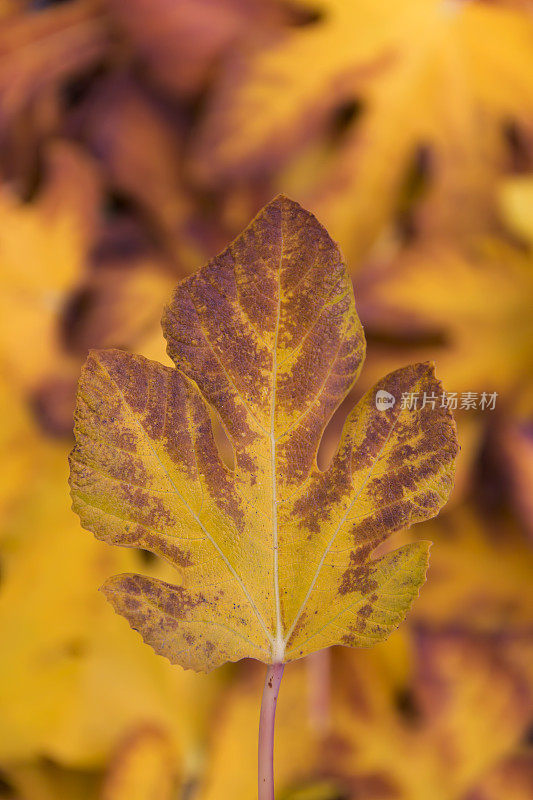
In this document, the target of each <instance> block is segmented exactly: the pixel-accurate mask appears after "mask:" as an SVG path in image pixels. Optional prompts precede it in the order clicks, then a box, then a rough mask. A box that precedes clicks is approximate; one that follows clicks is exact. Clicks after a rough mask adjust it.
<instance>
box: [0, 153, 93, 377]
mask: <svg viewBox="0 0 533 800" xmlns="http://www.w3.org/2000/svg"><path fill="white" fill-rule="evenodd" d="M98 199H99V180H98V174H97V172H96V171H95V168H94V164H93V162H92V161H91V159H90V158H88V157H87V156H86V154H85V153H82V152H80V150H79V149H78V148H76V147H74V146H73V145H71V144H67V143H64V142H61V143H59V142H57V143H55V145H54V146H52V147H50V148H49V149H48V151H47V158H46V170H45V175H44V180H43V185H42V187H41V191H40V192H39V193H38V195H37V197H36V198H35V199H34V201H33V202H31V203H27V204H25V203H22V202H21V201H20V200H19V198H18V197H16V195H15V194H14V193H13V192H12V191H10V189H9V188H8V187H4V188H3V191H2V192H1V193H0V215H1V217H2V221H3V224H2V229H1V231H0V269H1V271H2V291H1V292H0V315H1V320H0V364H1V365H2V368H3V369H4V370H5V371H6V374H7V375H9V377H10V379H11V380H12V381H13V382H14V383H15V385H17V386H20V387H22V388H23V389H28V388H34V387H35V386H37V385H38V384H39V383H40V382H41V381H42V380H43V378H45V377H47V376H48V375H49V373H50V372H51V371H52V370H53V369H54V368H55V367H56V366H57V362H58V360H59V358H60V351H61V342H60V335H59V319H60V314H61V312H62V310H63V307H64V305H65V303H66V300H67V298H68V297H69V296H70V293H71V292H72V291H73V290H74V288H75V287H76V286H77V285H78V283H79V282H80V281H81V278H82V275H83V273H84V270H85V260H86V257H87V252H88V248H89V241H90V238H91V234H92V233H93V229H94V225H95V216H96V214H95V207H96V205H97V202H98Z"/></svg>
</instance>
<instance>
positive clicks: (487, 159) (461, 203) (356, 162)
mask: <svg viewBox="0 0 533 800" xmlns="http://www.w3.org/2000/svg"><path fill="white" fill-rule="evenodd" d="M317 9H318V17H317V19H316V20H315V22H314V24H310V25H307V26H304V27H296V28H292V29H291V28H287V29H286V30H285V32H284V34H281V35H279V36H278V37H275V38H273V40H272V41H269V42H267V43H266V44H265V45H264V46H262V47H255V48H251V49H250V50H249V51H248V50H246V51H244V52H240V51H239V50H238V51H237V55H236V56H235V58H234V59H233V61H231V62H230V64H229V66H228V68H227V69H226V71H225V72H223V73H222V77H221V79H220V80H219V86H218V88H217V90H216V91H214V92H213V96H212V99H211V103H210V105H209V106H208V110H207V114H206V116H205V120H204V122H203V125H202V127H201V131H200V134H199V136H198V137H197V138H196V139H195V144H194V150H195V164H196V173H197V174H198V175H199V176H200V177H201V178H202V179H203V180H205V181H206V182H208V183H210V184H213V183H216V182H219V183H223V182H224V181H228V180H230V181H233V180H236V179H238V180H242V177H243V176H247V177H252V178H257V177H262V178H265V177H269V178H270V176H271V174H272V171H273V168H274V167H277V166H279V165H280V164H283V163H284V162H286V161H289V159H290V161H289V163H290V165H291V167H292V162H293V161H294V159H295V158H298V155H299V151H300V149H301V147H302V145H303V144H306V143H309V142H313V141H316V140H317V139H318V140H321V139H326V141H327V140H328V138H329V139H330V141H331V144H330V148H329V157H328V158H325V159H324V163H323V167H322V169H321V170H320V171H319V172H318V173H317V172H316V171H311V172H310V173H309V179H308V182H307V188H303V187H302V193H301V194H299V196H300V197H303V198H305V199H306V202H307V203H308V204H309V205H310V206H311V207H312V208H313V210H314V211H315V212H316V213H317V214H319V215H320V216H321V217H322V218H323V219H324V221H325V223H326V225H327V227H328V229H329V230H330V232H331V234H332V235H333V236H334V237H335V238H338V239H339V241H340V242H341V245H342V246H343V248H345V250H346V252H348V253H349V255H350V257H351V258H352V259H353V260H354V262H356V259H357V258H358V257H359V256H360V255H361V254H362V253H363V252H365V250H366V249H367V248H368V247H369V246H370V245H371V244H372V243H373V242H374V241H375V239H376V237H377V235H378V234H379V233H380V231H381V230H382V228H383V226H385V225H386V224H387V222H388V221H389V220H390V218H391V216H392V215H393V214H394V213H395V212H396V211H397V210H398V203H399V198H400V194H401V190H402V187H403V183H404V181H405V177H406V174H407V173H408V172H409V170H410V168H411V165H412V164H413V162H414V161H415V160H416V158H417V155H419V153H420V152H421V151H423V152H426V153H429V155H430V163H431V178H432V181H434V184H435V188H436V189H437V193H438V196H439V198H440V200H439V202H435V201H433V200H432V204H433V213H432V214H431V215H426V222H427V223H428V224H430V225H431V226H432V228H433V229H435V227H436V226H437V219H436V218H435V216H436V211H438V215H440V216H441V219H440V227H441V228H442V226H443V225H448V229H449V226H450V218H451V219H452V220H453V223H454V225H455V226H456V227H457V226H458V227H459V228H462V229H463V231H464V229H465V228H466V229H467V230H469V231H471V230H478V229H479V228H480V227H483V224H485V225H486V224H487V222H489V221H493V216H492V215H493V214H494V211H495V205H496V198H495V189H496V186H495V179H496V176H497V174H498V171H501V170H502V169H504V167H505V165H506V162H507V160H508V152H507V151H508V147H507V145H506V142H505V139H504V136H503V129H504V125H505V124H506V123H507V122H508V121H509V120H513V121H515V122H517V123H518V124H520V123H521V122H524V121H527V118H528V115H530V113H531V109H532V107H533V93H532V92H531V85H530V82H529V81H528V80H527V78H526V77H525V76H527V75H529V74H530V73H531V70H532V69H533V57H532V52H533V49H532V43H533V26H532V24H531V20H530V17H529V14H526V13H525V12H518V11H517V10H510V9H505V8H499V7H498V6H497V5H496V4H488V3H462V2H455V1H454V0H451V1H450V2H443V1H442V0H429V1H428V0H408V2H401V3H400V2H397V0H388V2H381V3H378V4H376V3H374V2H372V0H358V2H353V3H345V2H342V0H322V2H320V3H319V4H318V5H317ZM350 108H352V110H354V111H355V112H357V110H359V113H353V114H351V115H350V114H348V122H347V124H346V125H345V130H344V131H343V136H342V138H341V139H339V140H332V139H331V130H332V128H334V127H335V119H336V116H337V115H339V113H340V115H342V111H343V109H344V110H346V109H348V110H349V109H350ZM526 109H529V111H526ZM339 110H340V111H339ZM273 185H276V182H275V181H274V184H273ZM283 186H284V187H287V184H286V183H283ZM289 188H292V187H291V185H290V184H289ZM432 188H433V187H432ZM491 190H492V191H491ZM443 197H444V202H443V201H442V198H443ZM442 216H443V217H444V219H442ZM452 230H453V227H452ZM354 267H355V263H354Z"/></svg>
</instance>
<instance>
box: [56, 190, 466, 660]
mask: <svg viewBox="0 0 533 800" xmlns="http://www.w3.org/2000/svg"><path fill="white" fill-rule="evenodd" d="M163 330H164V333H165V336H166V338H167V341H168V352H169V354H170V356H171V357H172V359H173V360H174V362H175V364H176V366H177V369H176V370H172V369H169V368H167V367H163V366H161V365H159V364H157V363H154V362H150V361H147V360H146V359H143V358H141V357H139V356H133V355H130V354H127V353H123V352H120V351H95V352H92V353H91V354H90V356H89V358H88V360H87V362H86V365H85V367H84V370H83V374H82V377H81V380H80V386H79V393H78V406H77V412H76V423H75V434H76V441H77V444H76V447H75V448H74V450H73V452H72V455H71V488H72V497H73V507H74V509H75V510H76V511H77V512H78V514H79V515H80V518H81V520H82V524H83V525H84V527H86V528H88V529H90V530H92V531H93V532H94V533H95V534H96V536H97V537H98V538H101V539H103V540H104V541H107V542H110V543H113V544H123V545H128V546H136V547H142V548H144V549H147V550H152V551H153V552H154V553H156V554H158V555H160V556H162V557H163V558H165V559H167V560H168V561H170V563H171V564H172V565H173V566H175V568H176V571H177V584H176V585H173V584H168V583H164V582H161V581H158V580H154V579H151V578H149V577H143V576H141V575H132V574H129V575H119V576H117V577H115V578H112V579H110V580H108V581H107V582H106V583H105V585H104V587H103V591H104V592H105V594H106V596H107V598H108V599H109V600H110V602H111V603H112V604H113V606H114V608H115V609H116V610H117V611H118V612H120V613H122V614H123V615H124V616H125V617H126V618H127V619H128V621H129V622H130V624H131V625H132V627H134V628H135V629H136V630H139V631H140V632H141V633H142V635H143V638H144V639H145V641H146V642H148V643H149V644H151V645H152V647H153V648H154V649H155V650H156V652H158V653H160V654H163V655H166V656H167V657H168V658H169V659H170V660H171V661H174V662H177V663H179V664H181V665H182V666H186V667H193V668H196V669H211V668H213V667H215V666H218V665H220V664H222V663H223V662H225V661H228V660H230V661H235V660H238V659H241V658H244V657H252V658H256V659H259V660H261V661H265V662H267V663H270V662H279V661H291V660H294V659H296V658H299V657H301V656H304V655H306V654H308V653H311V652H313V651H314V650H318V649H321V648H324V647H328V646H329V645H331V644H337V643H342V644H346V645H352V646H355V645H363V646H369V645H371V644H373V643H374V642H377V641H380V640H381V639H383V638H385V637H386V636H387V635H388V633H389V632H390V631H391V630H392V629H393V628H394V627H396V626H397V625H398V624H399V622H400V621H401V620H402V619H403V617H404V615H405V613H406V611H407V609H408V608H409V605H410V604H411V602H412V600H413V599H414V597H415V596H416V595H417V593H418V589H419V586H420V584H421V583H422V581H423V580H424V575H425V570H426V565H427V552H428V543H427V542H418V543H415V544H411V545H408V546H407V547H404V548H401V549H399V550H396V551H393V552H392V553H389V554H387V555H385V556H383V557H381V558H377V559H372V557H371V556H372V552H373V550H374V549H375V548H376V546H377V545H378V544H379V543H380V542H382V541H383V540H384V539H386V538H387V536H389V534H390V533H391V532H393V531H396V530H399V529H401V528H404V527H406V526H409V525H410V524H412V523H414V522H418V521H420V520H424V519H427V518H428V517H431V516H434V515H435V514H436V513H437V511H438V509H439V508H440V506H441V505H442V504H443V503H444V502H445V500H446V497H447V496H448V493H449V491H450V489H451V485H452V472H453V459H454V457H455V454H456V449H457V447H456V438H455V429H454V424H453V420H452V418H451V414H450V412H449V411H448V410H447V409H442V408H440V406H437V407H436V408H434V409H433V408H432V407H431V404H428V405H427V406H426V407H425V408H424V409H420V410H409V409H407V408H402V404H401V403H400V398H401V395H402V393H403V392H408V391H415V390H416V391H420V390H424V391H427V392H428V393H430V392H434V393H437V394H438V393H439V392H440V391H441V387H440V384H439V382H438V381H437V380H436V379H435V377H434V375H433V370H432V367H431V366H430V365H428V364H416V365H414V366H408V367H404V368H402V369H399V370H397V371H396V372H393V373H391V374H390V375H388V376H387V377H386V378H384V379H383V380H381V381H380V382H379V383H378V384H377V385H376V386H375V387H374V388H373V389H372V390H371V391H370V392H368V393H367V394H366V395H365V396H364V398H363V399H362V400H361V401H360V403H358V405H357V406H356V407H355V408H354V409H353V411H352V412H351V414H350V415H349V417H348V419H347V421H346V424H345V426H344V429H343V433H342V437H341V442H340V444H339V448H338V450H337V453H336V454H335V456H334V458H333V460H332V463H331V465H330V467H329V468H328V469H327V470H326V471H325V472H321V471H319V470H318V468H317V467H316V462H315V458H316V451H317V448H318V445H319V442H320V438H321V436H322V433H323V430H324V427H325V425H326V424H327V422H328V420H329V418H330V417H331V415H332V413H333V411H334V409H335V407H336V406H337V405H338V404H339V403H340V402H341V401H342V399H343V397H344V396H345V395H346V394H347V392H348V391H349V389H350V387H351V385H352V384H353V382H354V380H355V379H356V378H357V376H358V374H359V371H360V368H361V365H362V360H363V354H364V336H363V331H362V328H361V325H360V323H359V320H358V318H357V315H356V312H355V307H354V301H353V293H352V288H351V283H350V281H349V278H348V276H347V273H346V270H345V267H344V264H343V262H342V259H341V256H340V253H339V251H338V248H337V247H336V245H335V244H334V243H333V242H332V241H331V239H330V238H329V236H328V234H327V232H326V231H325V229H324V228H323V227H322V226H321V225H320V224H319V223H318V222H317V221H316V219H315V218H314V217H313V216H312V215H311V214H309V213H308V212H306V211H305V210H304V209H302V208H301V207H300V206H299V205H298V204H296V203H294V202H292V201H291V200H288V199H287V198H285V197H278V198H276V199H275V200H273V201H272V202H271V203H270V204H269V205H268V206H266V207H265V208H264V209H263V211H262V212H260V214H259V215H258V216H257V217H256V219H255V220H254V221H253V222H252V223H251V225H250V227H249V228H247V230H246V231H245V232H244V233H243V234H242V235H241V236H240V237H239V238H238V239H237V240H235V242H233V244H231V245H230V246H229V247H228V249H227V250H226V251H224V252H223V253H222V254H221V255H220V256H218V257H217V258H215V259H213V261H211V262H209V263H208V264H207V265H206V266H205V267H203V268H202V269H201V270H199V271H198V273H196V275H193V276H191V277H190V278H187V279H185V280H184V281H182V282H181V283H180V284H179V285H178V287H177V289H176V292H175V294H174V297H173V299H172V301H171V303H170V305H169V306H168V307H167V309H166V310H165V313H164V317H163ZM387 393H389V394H392V395H393V397H395V398H397V402H395V403H394V404H392V405H391V404H390V403H389V405H388V407H386V408H385V409H384V410H380V409H379V408H377V407H376V397H378V398H380V397H385V398H387V397H388V394H387ZM208 404H211V405H212V407H213V408H214V409H216V411H217V412H218V414H219V415H220V419H221V421H222V423H223V425H224V426H225V429H226V432H227V435H228V437H229V439H230V441H231V443H232V446H233V450H234V459H235V468H234V470H232V469H230V468H229V467H227V466H226V465H225V464H224V463H223V461H222V460H221V458H220V456H219V454H218V452H217V449H216V446H215V443H214V439H213V435H212V428H211V422H210V417H209V406H208Z"/></svg>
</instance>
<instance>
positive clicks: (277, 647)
mask: <svg viewBox="0 0 533 800" xmlns="http://www.w3.org/2000/svg"><path fill="white" fill-rule="evenodd" d="M282 261H283V217H282V219H281V223H280V255H279V264H278V301H277V309H276V328H275V331H274V347H273V351H272V385H271V400H270V461H271V474H272V544H273V550H274V559H273V560H274V563H273V571H274V597H275V603H276V636H275V639H274V641H273V642H272V660H273V662H274V663H276V662H280V661H283V659H284V656H285V640H284V638H283V628H282V622H281V603H280V594H279V553H278V492H277V470H276V388H277V379H278V374H277V373H278V336H279V325H280V317H281V264H282Z"/></svg>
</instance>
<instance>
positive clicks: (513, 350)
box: [360, 238, 533, 408]
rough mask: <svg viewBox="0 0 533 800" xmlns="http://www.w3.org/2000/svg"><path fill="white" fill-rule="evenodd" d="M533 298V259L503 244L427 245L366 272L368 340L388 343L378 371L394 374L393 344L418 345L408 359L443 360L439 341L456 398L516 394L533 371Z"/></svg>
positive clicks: (443, 366)
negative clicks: (370, 336)
mask: <svg viewBox="0 0 533 800" xmlns="http://www.w3.org/2000/svg"><path fill="white" fill-rule="evenodd" d="M532 294H533V272H532V270H531V259H530V257H529V255H527V254H524V253H523V252H521V251H520V250H519V249H518V248H517V247H511V246H509V245H508V244H507V243H505V242H503V241H502V240H497V239H493V240H490V241H486V242H480V241H473V242H470V245H469V247H464V248H459V247H456V246H455V245H453V244H450V242H448V241H445V240H443V239H433V238H431V239H422V240H420V242H418V243H417V244H416V245H415V246H413V247H410V248H407V249H405V250H404V251H401V252H400V253H399V255H398V257H397V258H395V259H394V260H392V261H391V262H390V263H385V264H383V265H379V267H378V268H377V269H371V268H370V269H368V270H365V271H364V272H362V273H361V302H360V306H361V311H362V314H363V315H364V317H365V318H366V324H367V333H368V332H369V331H371V332H372V334H375V335H377V336H378V337H379V338H381V339H382V340H384V341H385V346H384V347H383V348H381V352H380V353H379V358H378V359H376V362H375V363H374V369H375V370H376V369H379V370H380V371H381V370H382V369H386V368H387V364H390V363H391V356H392V357H394V356H395V354H396V351H395V350H392V352H391V351H390V348H389V347H388V345H387V342H389V341H390V340H391V337H398V336H400V337H402V338H404V340H405V341H406V342H408V343H410V342H412V343H413V344H412V345H408V346H406V348H405V350H404V353H405V357H406V358H425V357H426V356H427V355H428V354H429V353H432V352H433V353H435V350H436V345H435V344H432V345H428V338H429V340H431V339H435V338H438V339H440V340H441V341H442V343H443V344H442V345H441V347H440V349H439V350H438V356H439V369H440V370H441V373H442V376H443V380H444V381H445V382H446V383H447V384H449V385H450V388H451V389H453V391H455V392H462V391H473V392H478V393H479V394H480V396H481V393H482V392H486V393H489V392H494V391H496V390H497V391H498V392H503V391H506V390H509V388H513V387H515V386H516V383H517V382H522V381H523V378H524V376H525V375H528V374H529V373H530V370H531V364H532V361H533V348H532V346H531V343H532V341H533V319H532V315H531V297H532ZM376 350H377V348H376ZM388 350H389V352H387V351H388ZM460 399H461V398H460V397H459V404H458V407H460ZM478 399H479V398H478ZM478 408H479V405H478Z"/></svg>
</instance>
